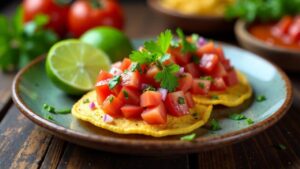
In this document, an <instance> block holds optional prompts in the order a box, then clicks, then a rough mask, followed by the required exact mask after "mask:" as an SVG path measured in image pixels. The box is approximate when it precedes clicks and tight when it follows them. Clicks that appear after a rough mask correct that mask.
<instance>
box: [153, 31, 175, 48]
mask: <svg viewBox="0 0 300 169" xmlns="http://www.w3.org/2000/svg"><path fill="white" fill-rule="evenodd" d="M172 39H173V35H172V32H171V31H170V30H166V31H165V32H162V33H161V34H160V35H159V37H158V39H157V44H158V46H160V49H161V51H162V53H166V52H167V50H168V49H169V46H170V44H171V41H172Z"/></svg>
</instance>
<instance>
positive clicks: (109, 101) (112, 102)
mask: <svg viewBox="0 0 300 169" xmlns="http://www.w3.org/2000/svg"><path fill="white" fill-rule="evenodd" d="M123 105H124V103H123V102H122V101H121V100H120V99H119V98H117V97H115V96H114V95H109V96H107V98H106V99H105V100H104V101H103V103H102V105H101V108H102V109H103V111H104V112H105V113H107V114H109V115H110V116H112V117H120V116H121V107H122V106H123Z"/></svg>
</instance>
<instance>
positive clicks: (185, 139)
mask: <svg viewBox="0 0 300 169" xmlns="http://www.w3.org/2000/svg"><path fill="white" fill-rule="evenodd" d="M195 138H196V133H192V134H189V135H185V136H182V137H180V140H182V141H193V140H194V139H195Z"/></svg>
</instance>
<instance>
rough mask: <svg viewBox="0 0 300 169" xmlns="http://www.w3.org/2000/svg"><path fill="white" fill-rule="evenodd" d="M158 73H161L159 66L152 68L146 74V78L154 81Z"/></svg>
mask: <svg viewBox="0 0 300 169" xmlns="http://www.w3.org/2000/svg"><path fill="white" fill-rule="evenodd" d="M158 72H160V70H159V68H158V67H157V66H155V65H154V66H151V67H150V68H149V69H148V70H147V72H146V77H147V78H149V79H154V77H155V76H156V74H157V73H158Z"/></svg>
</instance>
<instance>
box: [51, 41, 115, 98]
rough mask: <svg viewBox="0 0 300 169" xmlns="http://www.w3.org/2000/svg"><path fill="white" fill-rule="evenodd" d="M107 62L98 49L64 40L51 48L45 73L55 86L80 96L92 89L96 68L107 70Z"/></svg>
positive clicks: (82, 43)
mask: <svg viewBox="0 0 300 169" xmlns="http://www.w3.org/2000/svg"><path fill="white" fill-rule="evenodd" d="M110 64H111V62H110V60H109V57H108V56H107V55H106V54H105V53H104V52H103V51H101V50H100V49H97V48H95V47H93V46H91V45H89V44H86V43H84V42H81V41H79V40H64V41H60V42H58V43H56V44H55V45H54V46H52V47H51V49H50V51H49V53H48V56H47V59H46V72H47V74H48V76H49V78H50V79H51V80H52V81H53V83H54V84H56V85H57V87H59V88H60V89H62V90H63V91H65V92H66V93H69V94H72V95H79V94H83V93H85V92H87V91H89V90H92V89H93V88H94V85H95V82H96V78H97V75H98V73H99V71H100V70H101V69H102V70H109V68H110Z"/></svg>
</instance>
